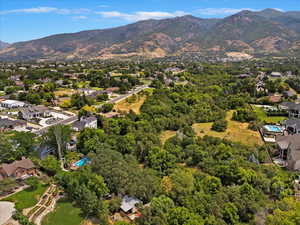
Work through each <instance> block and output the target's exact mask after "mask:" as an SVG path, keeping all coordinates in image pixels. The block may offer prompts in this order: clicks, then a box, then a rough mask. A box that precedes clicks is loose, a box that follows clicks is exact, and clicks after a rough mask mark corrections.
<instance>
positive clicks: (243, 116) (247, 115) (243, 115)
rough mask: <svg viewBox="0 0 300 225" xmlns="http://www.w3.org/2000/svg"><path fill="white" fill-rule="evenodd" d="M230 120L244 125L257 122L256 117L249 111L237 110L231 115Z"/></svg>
mask: <svg viewBox="0 0 300 225" xmlns="http://www.w3.org/2000/svg"><path fill="white" fill-rule="evenodd" d="M232 119H233V120H235V121H239V122H242V123H245V122H250V121H255V120H257V115H256V114H255V112H253V111H251V110H250V109H238V110H237V111H236V112H234V113H233V117H232Z"/></svg>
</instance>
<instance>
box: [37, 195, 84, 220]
mask: <svg viewBox="0 0 300 225" xmlns="http://www.w3.org/2000/svg"><path fill="white" fill-rule="evenodd" d="M83 220H84V218H83V217H82V216H81V215H80V209H79V208H76V207H74V206H73V205H72V203H71V202H69V201H67V200H65V199H61V200H59V201H58V202H57V205H56V208H55V210H54V211H53V212H51V213H49V214H48V215H47V216H45V218H44V219H43V221H42V225H80V224H82V223H83Z"/></svg>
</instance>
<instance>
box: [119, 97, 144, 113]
mask: <svg viewBox="0 0 300 225" xmlns="http://www.w3.org/2000/svg"><path fill="white" fill-rule="evenodd" d="M145 100H146V96H141V97H139V98H138V100H137V101H135V102H133V103H129V102H127V101H126V100H124V101H121V102H119V103H117V104H115V106H114V109H115V110H117V111H118V110H120V111H125V112H129V111H130V110H132V111H134V112H135V113H136V114H139V113H140V108H141V106H142V105H143V104H144V102H145Z"/></svg>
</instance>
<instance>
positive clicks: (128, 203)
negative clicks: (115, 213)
mask: <svg viewBox="0 0 300 225" xmlns="http://www.w3.org/2000/svg"><path fill="white" fill-rule="evenodd" d="M139 203H142V201H141V200H139V199H137V198H134V197H130V196H127V195H125V196H124V198H123V199H122V203H121V206H120V208H121V210H122V211H123V212H125V213H133V212H135V211H136V205H137V204H139Z"/></svg>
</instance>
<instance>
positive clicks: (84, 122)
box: [72, 116, 98, 131]
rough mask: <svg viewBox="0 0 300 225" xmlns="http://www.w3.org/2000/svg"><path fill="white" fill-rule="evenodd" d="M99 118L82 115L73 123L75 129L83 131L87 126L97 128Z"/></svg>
mask: <svg viewBox="0 0 300 225" xmlns="http://www.w3.org/2000/svg"><path fill="white" fill-rule="evenodd" d="M97 127H98V126H97V118H96V117H95V116H90V117H82V118H80V120H78V121H76V122H74V123H73V125H72V129H73V130H74V131H81V130H83V129H85V128H94V129H97Z"/></svg>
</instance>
